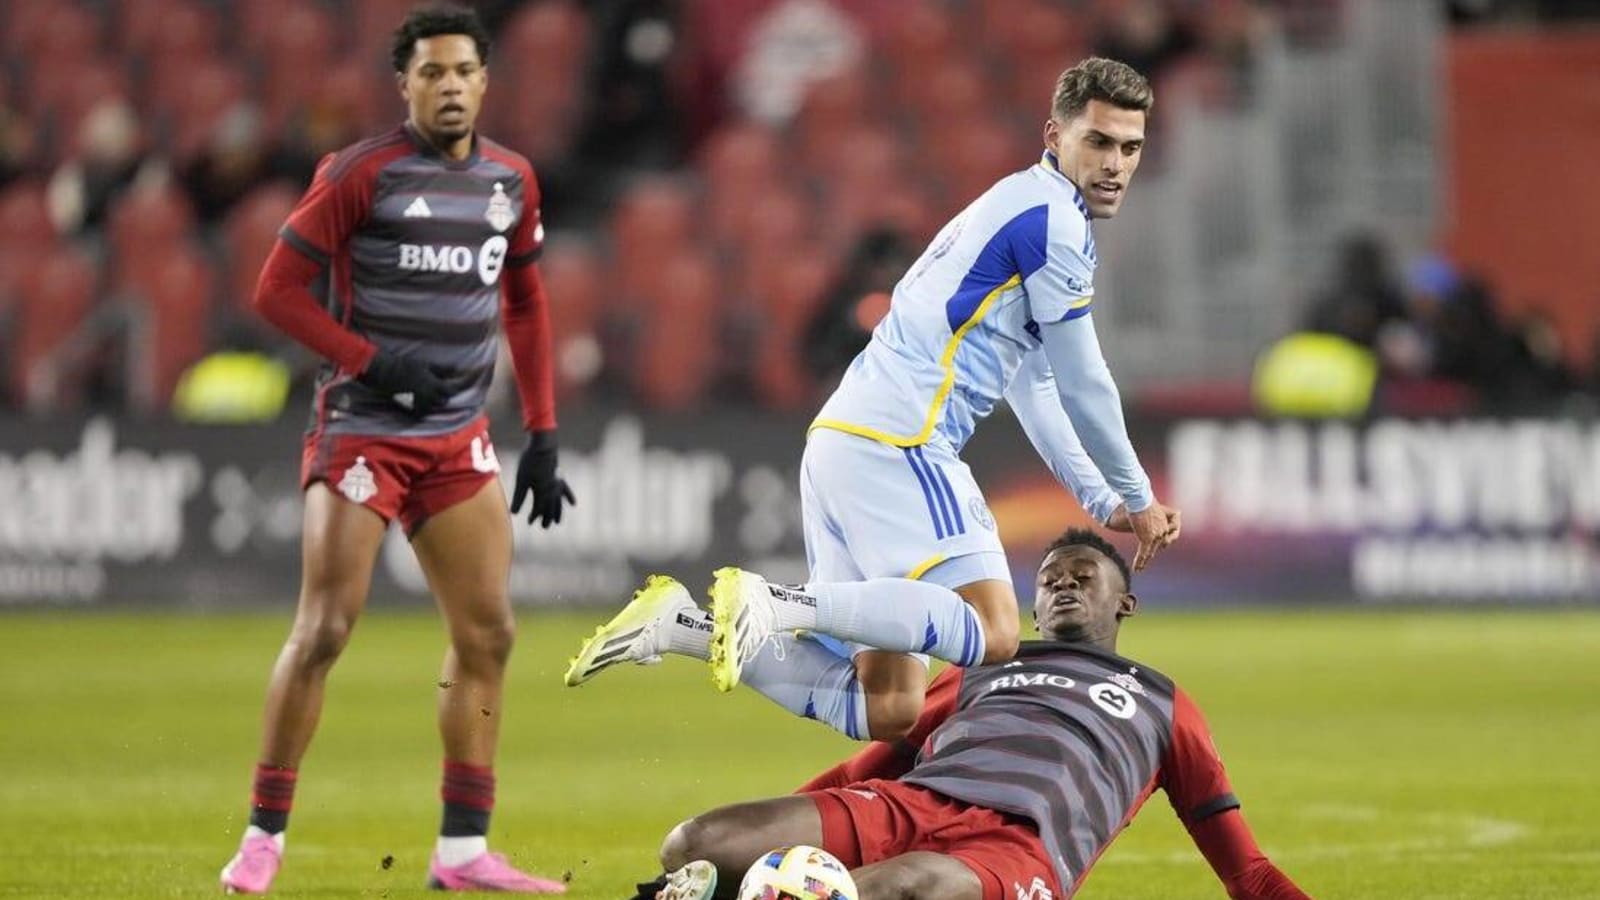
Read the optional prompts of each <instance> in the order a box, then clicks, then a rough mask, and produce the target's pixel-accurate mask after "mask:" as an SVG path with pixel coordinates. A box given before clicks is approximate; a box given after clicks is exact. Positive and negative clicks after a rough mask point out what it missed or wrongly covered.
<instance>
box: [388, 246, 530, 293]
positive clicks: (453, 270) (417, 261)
mask: <svg viewBox="0 0 1600 900" xmlns="http://www.w3.org/2000/svg"><path fill="white" fill-rule="evenodd" d="M507 247H508V244H507V242H506V239H505V236H504V235H499V234H497V235H495V236H494V237H492V238H489V239H488V240H486V241H484V242H483V246H481V247H479V248H478V249H477V250H476V251H474V250H473V249H472V248H471V247H462V246H451V245H448V244H445V245H439V244H401V245H400V262H399V267H400V269H401V271H404V272H448V273H450V274H452V275H465V274H466V273H468V272H471V271H472V270H473V269H477V270H478V279H479V280H481V281H482V282H483V283H484V284H494V283H495V282H497V281H499V280H500V270H501V269H503V268H505V265H506V248H507Z"/></svg>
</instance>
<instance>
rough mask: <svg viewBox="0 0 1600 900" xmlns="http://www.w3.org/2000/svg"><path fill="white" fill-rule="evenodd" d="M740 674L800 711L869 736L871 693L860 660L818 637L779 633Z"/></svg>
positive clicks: (849, 733) (838, 728) (850, 732)
mask: <svg viewBox="0 0 1600 900" xmlns="http://www.w3.org/2000/svg"><path fill="white" fill-rule="evenodd" d="M739 680H740V681H742V682H744V683H745V684H747V685H749V686H750V687H752V688H754V689H756V690H757V691H759V692H761V694H763V695H764V696H766V697H767V698H768V699H770V700H772V701H773V702H774V703H777V704H778V705H779V706H781V707H783V708H784V709H787V710H788V711H790V712H792V713H794V714H795V715H797V716H805V717H806V718H808V719H816V720H817V721H818V722H821V723H823V724H825V725H827V726H829V727H831V728H833V729H834V730H835V731H838V732H839V733H841V734H843V735H845V736H847V737H849V738H852V739H854V740H858V741H864V740H867V693H866V691H863V690H862V689H861V682H860V681H858V680H856V667H855V664H854V663H852V662H851V661H850V660H849V659H848V658H846V657H843V656H840V655H839V654H837V653H835V652H833V651H832V650H830V649H828V648H827V647H824V646H823V645H822V644H819V643H817V642H816V641H813V640H807V639H805V638H800V637H796V636H795V635H793V634H789V633H786V632H780V633H778V634H775V635H773V636H772V637H770V638H768V639H767V642H766V643H765V644H763V645H762V647H761V652H760V653H758V654H756V657H755V659H752V660H750V661H749V662H747V663H745V664H744V671H743V672H742V673H741V674H740V676H739Z"/></svg>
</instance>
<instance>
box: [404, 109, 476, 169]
mask: <svg viewBox="0 0 1600 900" xmlns="http://www.w3.org/2000/svg"><path fill="white" fill-rule="evenodd" d="M400 128H401V130H403V131H404V132H405V133H406V137H408V138H410V139H411V146H413V147H415V148H416V149H417V155H418V156H423V157H427V158H428V159H431V160H433V161H435V162H437V163H438V164H439V165H441V166H444V167H445V168H446V169H470V168H472V167H473V166H475V165H477V163H478V131H477V129H473V131H472V150H471V151H469V152H468V153H467V158H466V159H461V160H456V159H451V158H449V157H448V156H445V155H444V154H443V153H441V152H439V148H438V147H435V146H434V145H432V144H430V143H428V139H427V138H425V137H423V136H422V135H421V134H419V133H417V130H416V129H415V128H413V127H411V122H410V120H407V121H404V122H401V123H400Z"/></svg>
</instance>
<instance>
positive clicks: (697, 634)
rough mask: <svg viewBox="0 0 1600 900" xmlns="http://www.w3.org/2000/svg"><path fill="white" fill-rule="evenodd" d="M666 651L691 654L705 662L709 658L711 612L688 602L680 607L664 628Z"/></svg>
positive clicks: (685, 654) (684, 654)
mask: <svg viewBox="0 0 1600 900" xmlns="http://www.w3.org/2000/svg"><path fill="white" fill-rule="evenodd" d="M666 632H667V646H666V648H665V649H666V651H667V652H668V653H678V654H681V655H683V656H692V657H694V658H695V659H698V660H700V661H701V662H705V661H706V660H708V659H710V658H711V613H710V612H708V611H706V610H704V609H701V608H700V607H698V606H695V605H693V604H690V605H688V606H684V607H680V608H679V609H678V611H677V613H676V614H675V615H674V616H673V620H672V623H671V624H669V625H668V626H667V628H666Z"/></svg>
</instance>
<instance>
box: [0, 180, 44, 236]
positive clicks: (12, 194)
mask: <svg viewBox="0 0 1600 900" xmlns="http://www.w3.org/2000/svg"><path fill="white" fill-rule="evenodd" d="M55 240H56V229H55V225H54V224H53V223H52V222H51V221H50V207H49V205H48V203H47V201H46V199H45V186H44V184H43V183H42V182H37V181H19V182H17V183H15V184H12V185H10V186H8V187H6V188H5V190H4V191H3V192H0V245H3V246H5V247H8V248H26V249H29V250H34V249H38V248H45V247H49V246H50V245H52V244H54V243H55Z"/></svg>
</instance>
